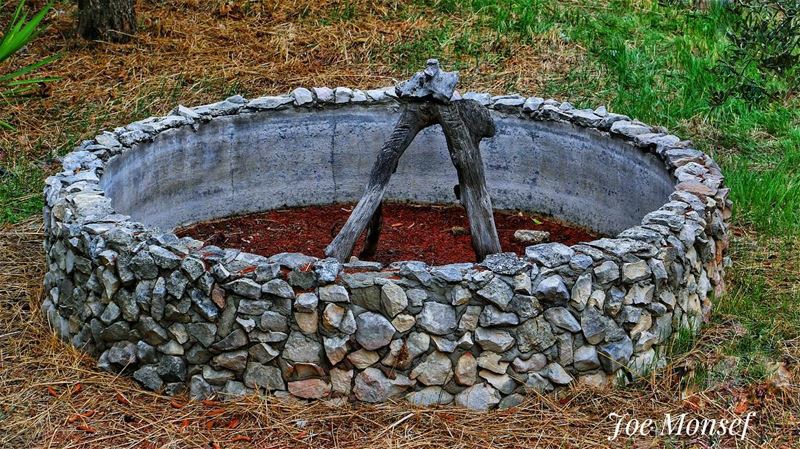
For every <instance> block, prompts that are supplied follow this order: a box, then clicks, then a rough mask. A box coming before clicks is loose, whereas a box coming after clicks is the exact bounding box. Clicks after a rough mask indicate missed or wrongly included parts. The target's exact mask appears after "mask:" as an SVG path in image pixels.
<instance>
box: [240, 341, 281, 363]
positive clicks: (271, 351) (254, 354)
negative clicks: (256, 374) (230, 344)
mask: <svg viewBox="0 0 800 449" xmlns="http://www.w3.org/2000/svg"><path fill="white" fill-rule="evenodd" d="M247 354H248V355H249V357H250V359H251V360H253V361H256V362H259V363H267V362H269V361H270V360H273V359H274V358H275V357H277V356H279V355H280V351H278V350H277V349H275V348H273V347H272V346H270V345H268V344H266V343H256V344H254V345H253V346H250V349H248V350H247Z"/></svg>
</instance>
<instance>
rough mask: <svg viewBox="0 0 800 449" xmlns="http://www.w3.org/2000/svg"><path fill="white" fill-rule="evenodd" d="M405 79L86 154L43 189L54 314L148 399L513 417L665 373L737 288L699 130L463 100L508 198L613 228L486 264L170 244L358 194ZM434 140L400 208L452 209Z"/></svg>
mask: <svg viewBox="0 0 800 449" xmlns="http://www.w3.org/2000/svg"><path fill="white" fill-rule="evenodd" d="M393 92H394V88H388V89H383V90H374V91H367V92H362V91H358V90H351V89H346V88H337V89H335V90H331V89H327V88H316V89H312V90H307V89H302V88H300V89H296V90H295V91H294V92H292V94H290V95H287V96H277V97H262V98H257V99H255V100H250V101H248V100H245V99H244V98H242V97H240V96H236V97H231V98H228V99H226V100H224V101H222V102H219V103H214V104H211V105H206V106H200V107H196V108H186V107H182V106H180V107H178V108H176V109H175V110H174V111H173V112H172V113H171V114H170V115H168V116H166V117H153V118H150V119H146V120H143V121H140V122H136V123H133V124H131V125H128V126H126V127H124V128H118V129H115V130H114V131H113V132H105V133H103V134H101V135H98V136H97V137H96V138H95V139H93V140H91V141H86V142H84V143H83V144H81V145H80V146H79V147H78V148H76V150H75V151H73V152H72V153H70V154H68V155H67V156H66V157H65V158H64V161H63V167H64V170H63V171H62V172H61V173H59V174H58V175H56V176H52V177H50V178H48V179H47V182H46V187H45V192H44V193H45V199H46V206H45V210H44V219H45V249H46V251H47V260H48V264H49V265H48V266H49V270H48V272H47V274H46V276H45V285H46V288H47V291H48V295H47V297H46V299H45V300H44V303H43V311H44V312H45V313H46V315H47V318H48V320H49V322H50V323H51V325H52V326H53V327H54V328H55V329H56V331H57V332H58V333H59V335H60V336H61V337H62V338H63V339H64V340H67V341H70V342H71V343H72V344H73V345H74V346H76V347H79V348H81V349H83V350H84V351H86V352H88V353H90V354H94V355H96V356H98V357H99V362H98V364H99V366H101V367H102V368H105V369H110V370H114V371H122V372H124V373H127V374H130V375H132V376H133V377H134V378H135V379H136V380H137V381H139V382H140V383H141V384H142V385H143V386H145V387H146V388H150V389H154V390H163V391H165V392H166V393H168V394H174V393H178V392H181V391H185V390H188V392H189V393H190V395H191V396H192V397H196V398H201V397H207V396H211V395H217V396H225V395H242V394H248V393H251V392H255V391H260V392H265V391H266V392H272V393H274V394H279V395H293V396H295V397H299V398H307V399H312V398H338V399H339V400H344V399H348V398H349V399H355V400H360V401H366V402H379V401H383V400H386V399H389V398H392V397H401V396H405V397H406V398H408V399H409V400H410V401H412V402H414V403H417V404H439V403H451V402H454V403H456V404H459V405H462V406H466V407H471V408H480V409H484V408H490V407H493V406H497V405H498V404H499V405H500V406H510V405H513V404H515V403H516V402H517V401H519V400H520V393H522V392H524V391H525V390H526V389H530V388H533V389H539V390H543V391H550V390H553V389H554V388H559V387H563V386H567V385H569V384H571V383H573V382H580V383H587V384H591V385H597V386H602V385H606V384H609V383H611V382H613V381H614V379H615V378H630V377H634V376H637V375H641V374H642V373H643V372H645V371H648V370H650V369H651V368H653V367H655V366H657V365H659V363H660V362H661V361H662V360H663V358H662V354H661V351H660V348H661V347H662V345H663V343H664V342H665V341H666V340H667V339H668V338H669V337H670V335H671V334H672V333H673V332H675V331H676V330H677V329H679V328H690V329H692V330H693V331H695V332H696V331H697V330H698V329H699V327H700V324H701V322H702V321H703V319H704V318H705V317H707V316H708V313H709V312H710V304H711V303H710V300H709V296H710V295H712V294H721V293H722V292H723V291H724V283H723V264H724V261H725V260H726V257H725V255H726V251H727V246H728V238H727V226H726V223H725V220H726V219H727V217H728V216H729V213H730V201H729V200H728V199H727V196H728V190H727V189H726V188H725V187H724V185H723V178H722V175H721V172H720V170H719V167H718V166H717V165H716V164H715V163H714V161H713V160H711V159H710V158H709V157H708V156H706V155H704V154H703V153H701V152H699V151H697V150H695V149H693V148H692V147H691V143H690V142H688V141H681V140H680V139H679V138H677V137H675V136H672V135H669V134H666V133H665V132H664V131H663V130H661V129H657V128H653V127H650V126H647V125H644V124H642V123H640V122H637V121H632V120H630V119H629V118H628V117H625V116H622V115H618V114H612V113H608V112H607V111H605V109H604V108H598V109H597V110H594V111H592V110H578V109H575V108H573V107H572V106H571V105H569V104H568V103H559V102H556V101H554V100H543V99H541V98H536V97H532V98H524V97H519V96H501V97H490V96H489V95H486V94H467V95H465V97H467V98H472V99H475V100H477V101H479V102H481V103H483V104H485V105H486V106H487V107H489V108H490V109H491V110H492V116H493V118H494V120H495V123H496V125H497V130H498V132H497V135H496V136H495V137H493V138H492V139H488V140H485V141H484V143H483V144H482V145H481V151H482V153H483V155H484V164H485V166H486V171H487V182H488V186H489V189H490V193H491V195H492V200H493V203H494V205H495V207H498V208H507V209H523V210H530V211H536V212H543V213H548V214H552V215H554V216H556V217H558V218H562V219H566V220H569V221H572V222H576V223H579V224H582V225H585V226H588V227H591V228H593V229H595V230H598V231H601V232H604V233H607V234H613V235H617V237H616V238H603V239H599V240H595V241H591V242H586V243H584V244H579V245H574V246H572V247H567V246H565V245H562V244H558V243H551V244H542V245H536V246H531V247H528V248H527V250H526V253H525V255H524V257H522V258H520V257H518V256H517V255H515V254H513V253H504V254H498V255H493V256H490V257H488V258H487V259H486V260H485V261H483V262H482V263H480V264H473V263H463V264H454V265H447V266H437V267H431V266H427V265H426V264H424V263H422V262H415V261H401V262H396V263H393V264H391V265H389V266H387V267H383V266H381V265H379V264H375V263H367V262H354V263H350V264H340V263H339V262H337V261H335V260H333V259H324V260H318V259H315V258H313V257H309V256H305V255H302V254H286V253H284V254H277V255H274V256H272V257H262V256H258V255H254V254H248V253H242V252H240V251H236V250H231V249H224V248H218V247H214V246H208V245H204V243H203V242H201V241H197V240H194V239H191V238H180V239H179V238H177V237H176V236H175V235H174V234H173V233H172V232H171V229H173V228H174V227H176V226H179V225H185V224H188V223H191V222H195V221H199V220H207V219H212V218H220V217H223V216H227V215H231V214H239V213H245V212H254V211H261V210H265V209H270V208H275V207H283V206H296V205H308V204H325V203H331V202H343V201H354V200H357V199H358V197H359V196H360V195H361V193H362V190H363V186H364V185H365V183H366V176H367V175H368V173H369V169H370V167H371V165H372V163H373V161H374V158H375V154H376V151H377V149H378V148H379V147H380V145H381V143H382V142H383V139H384V138H385V137H386V136H387V135H388V134H389V132H390V131H391V129H392V127H393V126H394V123H395V121H396V118H397V114H398V111H399V105H398V103H397V102H396V100H395V98H394V97H393ZM456 182H457V181H456V175H455V170H454V169H453V168H452V166H451V164H450V161H449V156H448V153H447V150H446V146H445V143H444V138H443V136H442V135H441V130H440V129H439V128H438V127H436V128H432V129H429V130H427V131H425V132H423V133H422V134H421V135H420V136H419V137H418V138H417V140H416V141H415V142H414V144H412V146H411V147H410V148H409V150H408V151H407V152H406V154H405V156H404V158H403V159H401V163H400V166H399V167H398V170H397V173H396V175H395V176H394V177H393V178H392V182H391V184H390V188H389V192H388V194H387V197H388V198H389V199H396V200H414V201H422V202H453V201H454V200H455V198H454V197H453V193H452V192H453V185H454V184H456Z"/></svg>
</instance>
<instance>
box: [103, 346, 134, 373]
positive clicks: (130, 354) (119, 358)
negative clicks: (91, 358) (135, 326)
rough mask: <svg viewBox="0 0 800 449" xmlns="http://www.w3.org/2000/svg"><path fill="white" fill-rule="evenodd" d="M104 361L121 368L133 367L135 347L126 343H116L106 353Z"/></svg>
mask: <svg viewBox="0 0 800 449" xmlns="http://www.w3.org/2000/svg"><path fill="white" fill-rule="evenodd" d="M106 359H107V360H108V361H109V362H110V363H113V364H115V365H118V366H119V367H121V368H124V367H127V366H129V365H131V366H132V365H135V364H136V361H137V357H136V345H134V344H133V343H131V342H128V341H119V342H116V343H114V344H113V345H112V346H111V348H109V349H108V351H106Z"/></svg>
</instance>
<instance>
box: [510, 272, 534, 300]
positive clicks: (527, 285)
mask: <svg viewBox="0 0 800 449" xmlns="http://www.w3.org/2000/svg"><path fill="white" fill-rule="evenodd" d="M514 292H515V293H522V294H524V295H530V294H531V293H533V287H532V286H531V277H530V276H528V273H519V274H517V275H515V276H514Z"/></svg>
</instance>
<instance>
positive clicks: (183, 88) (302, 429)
mask: <svg viewBox="0 0 800 449" xmlns="http://www.w3.org/2000/svg"><path fill="white" fill-rule="evenodd" d="M569 1H571V2H577V0H569ZM34 3H35V2H34ZM39 3H41V2H39ZM401 3H406V4H410V5H414V6H411V7H410V10H411V12H412V13H415V14H399V15H395V14H394V12H396V11H398V10H401V9H402V5H401ZM632 3H633V7H639V5H644V6H643V7H645V6H646V4H647V3H649V2H646V1H645V2H640V1H637V2H632ZM248 5H249V6H248ZM347 5H350V7H351V8H352V9H353V11H354V12H355V17H356V18H355V19H353V20H336V19H335V18H334V19H331V20H328V21H320V20H317V18H326V19H330V15H331V14H330V13H331V11H333V10H335V9H342V8H344V7H346V6H347ZM581 5H582V7H592V8H607V7H608V6H607V5H606V2H595V3H586V2H581ZM237 8H238V9H237ZM248 8H250V9H248ZM55 11H56V12H54V13H53V14H52V15H51V17H50V18H49V19H48V20H49V24H50V28H49V30H48V31H47V32H46V33H45V34H44V35H43V36H41V37H40V38H39V40H37V41H36V42H35V43H34V44H32V45H31V46H30V48H28V49H27V50H26V52H27V53H25V54H24V55H23V57H22V58H20V59H18V60H16V61H15V63H16V64H23V63H29V62H31V61H34V60H37V59H38V58H41V57H43V56H45V55H49V54H52V53H54V52H57V51H61V52H62V57H61V58H60V59H59V60H58V61H57V62H55V63H54V64H52V65H51V66H48V68H47V69H46V70H45V71H44V72H43V74H44V75H49V76H60V77H61V78H62V79H61V81H59V82H57V83H53V84H51V85H48V86H47V87H45V88H44V89H43V91H42V93H43V94H44V96H42V97H40V98H30V99H27V100H26V101H24V102H21V103H18V104H15V105H12V106H10V107H7V108H5V111H4V114H7V115H3V118H8V117H10V118H11V119H12V122H13V123H14V125H15V126H16V127H17V130H18V132H14V133H9V132H0V165H3V166H5V167H6V168H14V166H15V164H24V163H26V161H36V162H37V163H38V164H40V165H44V164H45V163H47V162H48V161H49V160H50V159H51V158H52V157H53V156H55V154H56V152H57V151H65V150H66V149H68V148H69V147H70V146H71V144H72V143H74V142H76V141H79V140H80V139H83V138H88V137H90V136H92V135H94V134H95V133H96V132H97V131H98V130H100V129H102V128H106V127H114V126H119V125H121V124H124V123H128V122H130V121H132V120H135V119H140V118H144V116H146V115H149V114H164V113H167V112H168V111H169V110H170V109H172V108H173V107H174V105H175V104H177V103H183V104H186V105H189V106H193V105H197V104H201V103H203V102H211V101H216V100H218V99H220V98H222V97H224V95H227V94H231V93H243V94H245V95H248V96H251V97H252V96H256V95H263V94H274V93H280V92H286V91H289V90H291V89H292V88H294V87H297V86H322V85H328V86H331V87H335V86H337V85H345V86H351V87H360V88H371V87H377V86H386V85H390V84H392V82H393V80H394V79H396V78H403V77H406V76H407V75H408V73H407V72H408V70H409V69H405V68H404V69H399V68H398V62H399V60H402V59H403V58H406V55H405V54H404V53H402V52H401V53H393V52H392V51H393V50H392V49H393V48H397V46H398V45H401V44H406V45H412V44H414V43H416V42H418V41H420V40H421V39H424V38H425V37H426V36H428V35H429V34H430V33H431V32H433V31H436V30H437V29H439V28H441V27H443V26H451V27H453V28H452V29H453V35H459V36H461V35H463V36H465V39H467V41H468V42H469V43H470V44H471V45H475V46H477V47H478V48H479V49H480V53H481V54H482V55H484V56H483V59H481V60H480V61H473V60H469V59H468V58H463V57H462V56H460V54H459V52H458V51H457V50H456V49H455V46H454V43H453V42H444V43H441V48H440V49H439V50H440V52H439V53H438V54H433V55H430V56H439V57H441V58H442V59H443V61H448V62H451V63H452V62H455V61H460V62H462V63H464V64H465V67H464V68H462V75H463V82H462V86H461V88H462V90H470V89H471V90H481V91H489V92H492V93H496V94H501V93H508V92H512V91H517V92H520V93H524V94H529V95H532V94H536V93H538V92H539V91H540V90H541V89H542V87H543V86H545V85H546V84H548V83H553V82H554V81H556V82H557V81H558V80H560V79H563V78H564V77H565V76H566V74H567V73H568V72H570V71H572V70H574V69H575V68H577V67H583V69H584V70H586V65H587V64H588V62H587V61H586V59H585V58H584V51H583V49H582V48H580V47H579V46H578V45H576V44H574V43H570V42H566V41H564V40H563V39H562V38H561V37H560V36H559V33H558V30H556V29H554V30H551V31H550V32H548V33H546V34H544V35H541V36H537V37H535V38H534V39H532V40H531V41H529V42H518V41H516V40H514V39H508V38H506V37H504V36H498V35H497V34H496V33H495V32H494V31H493V30H490V29H485V28H482V26H481V23H480V18H479V17H478V16H476V15H473V14H456V15H451V16H447V17H445V16H444V15H442V14H416V13H420V12H427V11H426V9H425V6H424V5H423V2H395V1H372V0H350V1H348V2H343V1H338V0H287V1H284V0H281V1H244V0H242V1H218V0H208V1H198V0H163V1H159V2H151V1H138V2H137V11H138V12H139V16H140V18H141V22H142V28H141V30H140V32H139V33H138V34H137V37H136V40H135V41H134V42H133V43H130V44H124V45H112V44H107V43H103V42H96V43H86V42H84V41H82V40H80V39H78V38H76V36H75V35H74V31H73V30H74V2H62V3H59V4H57V5H56V8H55ZM407 12H408V11H407ZM492 33H495V34H492ZM415 68H416V67H415ZM412 69H414V68H412ZM404 70H405V72H404ZM590 70H594V69H591V68H590ZM567 94H568V93H567V92H564V93H562V94H561V96H563V97H565V99H569V100H572V101H574V100H577V99H575V98H566V96H567ZM17 200H18V201H20V200H22V198H17ZM6 206H7V205H6V204H4V205H3V207H6ZM737 240H738V242H739V243H738V244H737V245H736V246H735V251H741V253H742V255H744V254H748V255H749V254H751V253H752V254H753V256H752V257H748V258H747V260H748V261H747V262H744V259H745V258H744V257H735V258H734V260H736V261H737V267H736V269H737V270H742V271H744V270H748V271H749V270H752V271H754V272H763V271H764V270H768V271H769V273H773V272H774V270H776V269H778V270H780V276H779V277H775V276H770V277H769V279H768V280H767V281H768V283H770V286H771V287H772V286H774V287H776V288H780V289H782V290H784V291H786V290H787V289H788V290H790V291H794V293H795V295H794V296H798V295H797V294H796V293H797V288H798V285H800V283H799V282H798V278H797V273H800V263H798V260H799V259H798V257H795V258H794V259H792V260H793V261H794V262H793V265H792V266H789V265H783V266H781V267H771V266H769V265H768V264H767V262H766V261H767V260H768V259H769V256H770V254H765V253H764V250H763V248H765V247H769V248H774V247H776V246H778V247H779V246H780V245H772V246H768V245H756V244H753V241H754V239H753V238H752V236H749V235H746V234H745V235H742V236H741V237H739V238H738V239H737ZM788 251H794V254H795V255H797V254H800V245H798V244H795V245H794V247H793V248H790V249H788ZM740 260H742V262H740ZM43 274H44V258H43V254H42V233H41V224H40V222H39V219H38V218H32V219H31V220H29V221H27V222H25V223H22V224H18V225H13V226H11V225H6V226H4V227H0V448H3V449H5V448H13V449H24V448H103V449H105V448H148V449H151V448H170V449H172V448H184V447H189V448H194V447H197V448H214V447H220V448H293V447H313V448H318V447H333V448H339V447H342V448H348V447H352V448H370V447H380V448H386V447H397V448H416V447H448V448H474V447H479V448H492V447H514V448H516V447H520V448H522V447H524V448H534V447H541V448H549V447H555V448H561V447H565V448H566V447H569V448H572V447H574V448H602V447H635V448H646V447H654V448H660V447H693V448H694V447H696V448H707V447H715V448H716V447H720V448H729V447H730V448H740V447H766V448H792V449H794V448H798V447H800V430H798V421H799V420H800V400H799V399H798V397H799V396H798V393H800V386H798V385H797V379H798V378H800V377H799V375H798V374H799V373H798V360H799V359H800V340H798V339H794V340H789V341H785V342H783V347H782V348H780V352H781V357H782V359H781V360H782V361H783V362H784V363H785V364H786V366H787V367H788V368H789V370H790V371H791V372H792V375H793V377H792V379H793V381H792V383H791V384H790V385H789V386H787V387H784V388H776V387H775V386H773V385H771V384H770V382H768V381H765V382H761V383H757V384H749V385H743V384H741V383H740V382H739V381H737V380H735V379H727V380H725V381H723V382H716V383H713V386H712V387H709V388H706V389H696V388H693V387H691V385H692V382H691V381H690V380H691V379H692V378H693V377H695V376H699V375H700V373H702V372H704V371H706V370H707V369H708V367H711V366H714V365H715V364H716V362H717V361H719V360H720V359H721V358H722V355H721V354H720V350H719V346H721V345H722V344H723V343H727V342H729V341H731V340H732V339H734V338H736V336H737V335H740V333H741V332H743V329H742V327H741V325H739V324H738V323H736V322H735V321H734V320H733V319H731V318H726V317H724V316H719V315H718V316H717V318H716V319H715V321H714V323H715V324H713V325H711V326H708V327H706V328H705V329H704V330H703V333H702V335H701V337H700V339H699V340H698V341H697V342H696V344H695V345H694V347H693V349H692V350H691V351H689V352H687V353H684V354H682V355H681V356H679V357H676V358H674V359H672V360H670V365H669V366H668V367H666V368H664V369H661V370H658V371H657V372H656V373H654V374H653V375H652V376H650V377H648V378H647V379H641V380H639V381H637V382H636V383H634V384H631V385H629V386H626V387H624V388H617V389H615V390H609V391H590V390H586V389H573V390H570V391H566V392H562V393H559V394H558V395H546V396H540V395H537V394H535V393H531V395H530V397H529V398H528V399H527V400H526V401H525V402H524V403H523V404H522V405H521V406H519V407H516V408H514V409H511V410H505V411H492V412H488V413H478V412H472V411H467V410H462V409H458V408H455V407H439V408H414V407H411V406H410V405H409V404H407V403H405V402H402V401H401V402H397V403H387V404H381V405H376V406H368V405H351V404H338V405H337V404H327V403H325V402H312V403H302V402H299V401H287V400H277V399H274V398H259V397H249V398H243V399H240V400H236V401H229V402H225V403H219V404H217V403H201V402H188V401H187V400H186V398H169V397H165V396H161V395H159V394H156V393H153V392H147V391H144V390H142V389H140V388H139V387H138V386H137V385H136V384H135V383H134V382H133V381H132V380H131V379H129V378H127V377H120V376H119V375H116V374H113V373H107V372H102V371H99V370H97V369H96V368H95V367H94V361H93V360H92V359H91V358H90V357H87V356H84V355H82V354H81V353H80V352H79V351H77V350H76V349H74V348H72V347H71V346H69V345H66V344H64V343H62V342H61V341H60V340H59V339H58V338H56V337H55V336H54V335H53V333H52V332H51V331H50V330H49V329H48V327H47V324H46V323H45V321H44V319H43V317H42V316H41V314H40V311H39V304H40V302H41V298H42V287H41V285H42V276H43ZM773 283H774V284H775V285H773ZM723 300H724V299H723ZM746 411H756V412H757V415H756V419H755V422H754V423H753V424H752V431H751V432H749V433H748V435H747V439H746V440H743V441H741V440H737V439H731V438H723V439H722V440H718V439H716V438H702V437H701V438H681V439H675V440H673V441H667V440H666V439H665V437H661V436H657V435H650V436H647V437H638V438H636V439H622V438H620V439H619V440H617V441H614V442H609V441H607V440H606V438H607V437H609V436H610V435H611V434H612V431H613V424H614V423H613V421H612V420H610V419H609V418H608V414H609V413H612V412H614V413H618V414H628V415H631V416H634V417H637V418H640V419H645V418H652V419H654V420H657V421H658V420H660V419H661V418H662V417H663V416H664V414H665V413H673V414H676V413H684V412H688V413H690V414H691V415H692V416H700V417H707V418H731V417H733V416H737V413H740V412H741V413H746ZM237 438H239V439H241V438H246V439H250V441H235V440H236V439H237Z"/></svg>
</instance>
